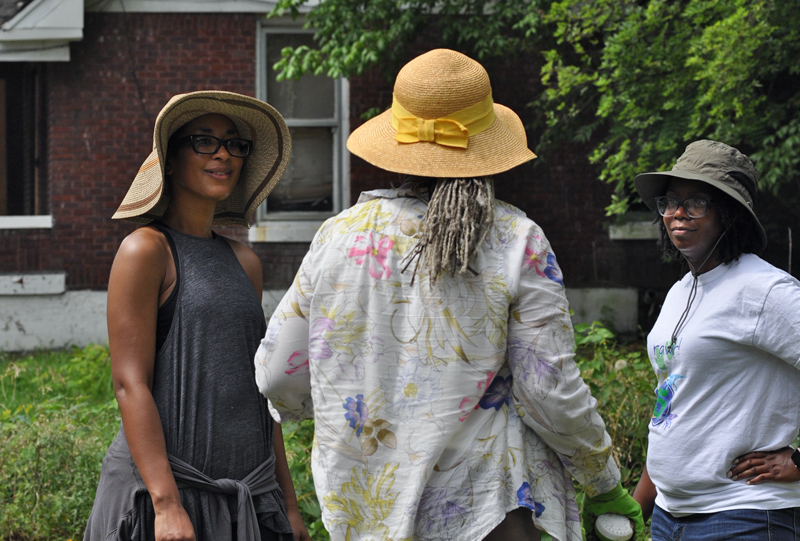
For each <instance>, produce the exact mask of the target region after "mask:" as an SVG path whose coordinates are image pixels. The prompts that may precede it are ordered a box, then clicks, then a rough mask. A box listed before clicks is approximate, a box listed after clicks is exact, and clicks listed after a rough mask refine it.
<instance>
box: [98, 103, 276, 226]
mask: <svg viewBox="0 0 800 541" xmlns="http://www.w3.org/2000/svg"><path fill="white" fill-rule="evenodd" d="M212 113H216V114H221V115H223V116H225V117H227V118H229V119H230V120H231V121H232V122H233V123H234V124H235V125H236V129H237V131H238V132H239V136H240V137H244V138H246V139H250V140H252V141H253V150H252V151H251V153H250V155H249V156H248V157H247V158H246V160H245V163H244V166H243V168H242V172H241V174H240V176H239V181H238V182H237V184H236V187H235V188H234V189H233V192H232V193H231V195H230V196H229V197H228V198H227V199H225V200H224V201H220V202H218V203H217V206H216V210H215V212H214V221H213V223H214V225H243V226H245V227H249V223H250V217H251V216H252V214H253V212H255V209H256V208H257V207H258V205H259V204H261V202H262V201H264V199H265V198H266V197H267V195H269V192H270V191H272V189H273V188H274V187H275V185H276V184H277V183H278V181H279V180H280V178H281V176H282V175H283V172H284V171H285V170H286V166H287V165H288V163H289V158H290V157H291V137H290V135H289V128H288V127H287V126H286V122H285V121H284V120H283V117H282V116H281V115H280V113H278V111H277V110H276V109H275V108H274V107H272V106H271V105H269V104H267V103H265V102H263V101H261V100H257V99H255V98H251V97H249V96H244V95H242V94H236V93H233V92H224V91H218V90H205V91H199V92H191V93H189V94H180V95H177V96H173V98H172V99H170V101H169V102H168V103H167V105H165V106H164V108H163V109H162V110H161V112H160V113H159V115H158V118H157V119H156V124H155V128H154V130H153V151H152V152H151V153H150V155H149V156H148V157H147V159H146V160H145V161H144V163H143V164H142V167H141V168H140V169H139V172H138V173H137V174H136V177H135V178H134V180H133V183H132V184H131V187H130V189H129V190H128V192H127V194H126V195H125V198H124V199H123V201H122V204H121V205H120V206H119V208H118V209H117V212H116V213H115V214H114V216H113V218H115V219H124V220H129V221H134V222H140V223H147V222H150V221H153V220H155V219H158V218H160V217H161V216H163V214H164V212H165V211H166V208H167V206H168V204H169V197H168V194H167V190H164V162H165V160H166V153H167V143H168V142H169V138H170V137H171V136H172V135H173V134H174V133H175V132H177V131H178V130H179V129H180V128H181V127H182V126H184V125H186V124H187V123H188V122H191V121H192V120H194V119H195V118H198V117H201V116H203V115H207V114H212Z"/></svg>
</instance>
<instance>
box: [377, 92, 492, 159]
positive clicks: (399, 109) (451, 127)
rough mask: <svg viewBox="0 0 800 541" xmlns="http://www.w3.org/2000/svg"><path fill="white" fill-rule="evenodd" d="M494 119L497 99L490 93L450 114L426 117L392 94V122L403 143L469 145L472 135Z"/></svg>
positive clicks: (396, 137)
mask: <svg viewBox="0 0 800 541" xmlns="http://www.w3.org/2000/svg"><path fill="white" fill-rule="evenodd" d="M493 123H494V102H493V101H492V95H491V94H489V95H488V96H486V98H484V99H483V100H481V101H480V102H478V103H476V104H475V105H471V106H469V107H467V108H466V109H462V110H461V111H456V112H455V113H453V114H450V115H447V116H446V117H442V118H436V119H424V118H418V117H416V116H414V115H413V114H412V113H410V112H408V111H407V110H406V109H405V107H403V106H402V105H400V103H399V102H398V101H397V98H396V97H394V96H393V97H392V126H394V129H395V130H397V135H395V137H394V138H395V139H396V140H397V141H400V142H401V143H418V142H420V141H427V142H431V143H436V144H437V145H443V146H448V147H457V148H467V145H468V144H469V138H470V137H472V136H473V135H477V134H479V133H481V132H482V131H484V130H487V129H488V128H489V127H490V126H491V125H492V124H493Z"/></svg>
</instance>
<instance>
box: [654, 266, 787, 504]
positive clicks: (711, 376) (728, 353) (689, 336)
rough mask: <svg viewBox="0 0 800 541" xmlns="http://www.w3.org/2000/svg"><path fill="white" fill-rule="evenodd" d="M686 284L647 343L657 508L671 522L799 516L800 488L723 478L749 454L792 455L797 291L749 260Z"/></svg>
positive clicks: (675, 290) (671, 297)
mask: <svg viewBox="0 0 800 541" xmlns="http://www.w3.org/2000/svg"><path fill="white" fill-rule="evenodd" d="M691 286H692V276H691V274H687V275H686V276H684V277H683V279H682V280H681V281H680V282H678V283H677V284H675V285H674V286H673V287H672V289H670V291H669V293H668V294H667V298H666V300H665V302H664V306H663V308H662V310H661V314H660V315H659V317H658V321H656V324H655V326H654V327H653V330H652V331H651V332H650V335H649V336H648V337H647V348H648V354H649V356H650V362H651V364H652V365H653V369H654V370H655V372H656V375H657V376H658V384H659V385H658V387H657V388H656V396H655V397H654V404H655V407H654V411H653V418H652V419H651V421H650V436H649V445H648V453H647V470H648V473H649V474H650V478H651V479H652V480H653V483H654V484H655V486H656V489H657V492H658V496H657V497H656V503H657V504H658V506H659V507H661V508H662V509H664V510H666V511H669V512H670V513H672V514H673V515H676V516H680V515H685V514H690V513H712V512H717V511H724V510H729V509H743V508H748V509H784V508H789V507H800V483H775V482H769V483H763V484H758V485H747V484H745V481H744V480H739V481H732V480H730V479H729V478H728V477H726V473H727V472H728V470H729V469H730V467H731V465H732V462H733V460H734V459H735V458H736V457H738V456H740V455H743V454H745V453H748V452H750V451H772V450H777V449H780V448H782V447H786V446H787V445H790V444H791V443H792V442H793V441H794V439H795V437H796V436H797V434H798V428H800V282H798V280H796V279H795V278H793V277H791V276H790V275H789V274H787V273H785V272H783V271H781V270H779V269H777V268H775V267H773V266H772V265H770V264H769V263H767V262H765V261H764V260H762V259H761V258H759V257H757V256H755V255H753V254H745V255H743V256H741V257H740V258H739V260H738V261H734V262H733V263H730V264H726V265H720V266H718V267H717V268H715V269H713V270H711V271H708V272H706V273H704V274H702V275H700V276H699V278H698V287H697V297H696V298H695V300H694V302H693V303H692V306H691V309H690V310H689V314H688V319H687V320H686V322H685V323H684V324H683V325H682V327H681V330H680V331H679V332H678V335H677V340H676V344H675V345H674V347H669V341H670V337H671V335H672V332H673V330H674V329H675V325H676V324H677V323H678V320H679V319H680V317H681V314H682V313H683V311H684V309H685V308H686V304H687V301H688V298H689V292H690V289H691Z"/></svg>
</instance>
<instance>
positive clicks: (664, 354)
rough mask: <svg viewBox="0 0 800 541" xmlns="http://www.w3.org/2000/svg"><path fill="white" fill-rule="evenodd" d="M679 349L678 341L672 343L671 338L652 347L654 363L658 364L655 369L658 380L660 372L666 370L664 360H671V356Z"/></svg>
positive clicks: (660, 375) (660, 376)
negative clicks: (661, 344) (662, 343)
mask: <svg viewBox="0 0 800 541" xmlns="http://www.w3.org/2000/svg"><path fill="white" fill-rule="evenodd" d="M679 349H681V344H680V342H678V343H677V344H675V345H673V344H672V341H671V340H667V343H666V344H664V345H663V346H655V347H653V357H654V358H655V361H656V365H657V366H658V370H656V372H657V374H658V379H659V380H660V379H661V378H662V377H663V375H662V374H661V372H666V370H667V362H666V361H672V358H673V357H674V356H675V355H676V354H677V353H678V350H679ZM665 359H666V360H665Z"/></svg>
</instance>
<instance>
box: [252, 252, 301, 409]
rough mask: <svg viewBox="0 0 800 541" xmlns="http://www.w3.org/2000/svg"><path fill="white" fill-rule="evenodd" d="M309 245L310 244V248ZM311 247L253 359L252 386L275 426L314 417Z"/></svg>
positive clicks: (270, 321) (276, 310) (274, 314)
mask: <svg viewBox="0 0 800 541" xmlns="http://www.w3.org/2000/svg"><path fill="white" fill-rule="evenodd" d="M312 246H313V245H312ZM313 257H314V256H313V248H312V250H311V251H309V252H308V254H306V256H305V258H304V259H303V263H302V264H301V265H300V270H298V271H297V276H296V277H295V279H294V283H292V286H291V287H290V288H289V290H288V291H287V292H286V295H285V296H284V297H283V299H282V300H281V302H280V304H279V305H278V307H277V308H276V309H275V312H274V313H273V314H272V317H271V318H270V320H269V326H268V327H267V334H266V335H265V336H264V339H263V340H262V341H261V344H260V345H259V347H258V351H257V352H256V356H255V368H256V384H257V385H258V390H259V391H261V394H263V395H264V396H265V397H267V399H269V408H270V413H271V414H272V417H273V418H274V419H275V420H276V421H278V422H279V423H283V422H286V421H301V420H303V419H311V418H313V416H314V404H313V402H312V399H311V374H310V370H309V363H308V349H309V319H308V317H309V311H310V307H311V298H312V293H313V291H312V286H311V279H310V272H311V265H312V260H313Z"/></svg>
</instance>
